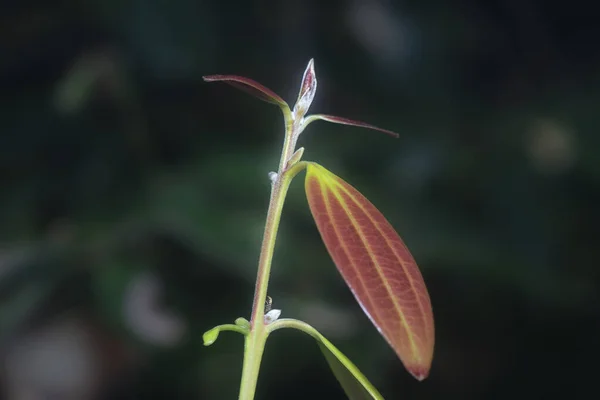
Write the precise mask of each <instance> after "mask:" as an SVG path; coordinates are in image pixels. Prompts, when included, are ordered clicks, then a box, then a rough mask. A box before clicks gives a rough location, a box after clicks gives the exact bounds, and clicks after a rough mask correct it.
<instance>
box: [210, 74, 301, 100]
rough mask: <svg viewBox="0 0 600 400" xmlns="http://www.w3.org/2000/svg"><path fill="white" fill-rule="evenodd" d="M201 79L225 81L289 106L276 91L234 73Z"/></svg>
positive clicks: (258, 96) (263, 98)
mask: <svg viewBox="0 0 600 400" xmlns="http://www.w3.org/2000/svg"><path fill="white" fill-rule="evenodd" d="M202 79H204V81H205V82H225V83H228V84H229V85H231V86H233V87H235V88H238V89H240V90H243V91H244V92H246V93H249V94H251V95H253V96H254V97H257V98H259V99H261V100H263V101H266V102H267V103H272V104H277V105H278V106H280V107H285V108H289V107H288V105H287V103H286V102H285V101H284V100H283V99H282V98H281V97H279V95H278V94H277V93H275V92H274V91H272V90H271V89H269V88H268V87H266V86H263V85H261V84H260V83H258V82H256V81H253V80H252V79H249V78H244V77H243V76H236V75H208V76H203V77H202Z"/></svg>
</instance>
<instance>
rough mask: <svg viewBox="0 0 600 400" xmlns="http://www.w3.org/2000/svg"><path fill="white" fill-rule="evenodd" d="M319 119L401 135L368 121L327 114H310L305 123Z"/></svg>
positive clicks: (394, 135)
mask: <svg viewBox="0 0 600 400" xmlns="http://www.w3.org/2000/svg"><path fill="white" fill-rule="evenodd" d="M317 120H323V121H327V122H333V123H334V124H341V125H351V126H358V127H360V128H367V129H373V130H376V131H379V132H383V133H386V134H388V135H390V136H393V137H396V138H397V137H399V136H400V135H398V134H397V133H396V132H392V131H388V130H387V129H382V128H379V127H377V126H375V125H371V124H367V123H366V122H361V121H355V120H352V119H348V118H342V117H336V116H334V115H325V114H315V115H310V116H308V117H306V121H305V125H308V124H310V123H311V122H314V121H317Z"/></svg>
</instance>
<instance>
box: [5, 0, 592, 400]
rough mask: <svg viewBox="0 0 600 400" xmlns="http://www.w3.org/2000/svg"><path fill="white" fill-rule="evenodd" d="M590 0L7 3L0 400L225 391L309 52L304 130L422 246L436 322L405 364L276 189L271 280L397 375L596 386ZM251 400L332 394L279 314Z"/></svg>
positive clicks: (470, 391) (564, 392)
mask: <svg viewBox="0 0 600 400" xmlns="http://www.w3.org/2000/svg"><path fill="white" fill-rule="evenodd" d="M599 16H600V15H598V13H597V12H596V7H595V5H594V4H593V3H589V2H584V1H582V0H573V1H570V2H555V1H550V2H548V1H539V0H538V1H532V0H523V1H519V0H508V1H487V2H477V1H474V0H456V1H439V0H438V1H436V0H430V1H397V2H393V1H386V0H345V1H343V0H336V1H317V0H295V1H266V0H256V1H241V0H240V1H208V0H205V1H202V0H170V1H166V0H146V1H143V0H102V1H100V0H80V1H75V0H64V1H59V2H49V1H42V0H39V1H33V0H22V1H14V0H13V1H4V2H2V5H1V6H0V87H1V88H2V89H1V92H0V93H1V96H0V98H1V101H2V107H1V108H0V179H1V180H0V182H1V186H0V357H1V358H0V360H1V363H2V370H1V374H0V386H1V389H2V393H3V394H2V399H10V400H13V399H19V400H21V399H44V400H46V399H48V400H50V399H52V400H62V399H77V400H78V399H100V400H101V399H234V398H237V397H236V396H237V388H238V384H239V377H240V373H241V361H242V351H243V349H242V345H243V340H242V338H241V337H240V336H238V335H236V334H233V333H223V334H221V336H220V337H219V340H218V341H217V342H216V343H215V344H214V345H213V346H211V347H208V348H206V347H204V346H203V345H202V333H203V332H204V331H205V330H207V329H209V328H211V327H212V326H214V325H217V324H220V323H231V322H233V320H234V319H235V318H236V317H239V316H244V317H246V318H248V317H249V313H250V308H251V302H252V295H253V288H254V277H255V273H256V264H257V259H258V253H259V246H260V241H261V236H262V228H263V224H264V217H265V213H266V208H267V203H268V195H269V180H268V178H267V174H268V172H269V171H271V170H274V169H276V168H277V163H278V157H279V149H280V146H281V143H282V140H283V136H282V128H283V123H282V118H281V115H280V113H279V110H278V109H277V108H276V107H274V106H270V105H267V104H265V103H262V102H260V101H256V100H254V99H252V98H251V97H249V96H247V95H245V94H244V93H241V92H240V93H238V92H236V91H235V90H233V89H231V88H229V87H227V86H226V85H223V84H211V85H209V84H205V83H203V82H202V79H201V77H202V75H207V74H237V75H242V76H247V77H250V78H252V79H256V80H258V81H259V82H261V83H263V84H265V85H266V86H268V87H270V88H271V89H273V90H274V91H275V92H277V93H279V94H280V95H281V96H282V97H284V98H285V99H286V100H288V101H289V102H290V103H293V101H294V100H295V98H296V95H297V89H298V85H299V83H300V79H301V77H302V72H303V70H304V68H305V66H306V63H307V62H308V60H309V59H310V58H312V57H314V58H315V63H316V72H317V77H318V79H319V90H318V93H317V97H316V100H315V102H314V103H313V106H312V108H311V110H312V111H314V112H323V113H329V114H335V115H340V116H344V117H348V118H354V119H360V120H365V121H368V122H371V123H373V124H376V125H379V126H382V127H386V128H388V129H392V130H395V131H397V132H399V133H400V134H401V137H400V139H398V140H394V139H390V138H389V137H387V136H385V135H382V134H380V133H377V132H371V131H367V130H361V129H358V128H351V127H342V126H338V125H332V124H326V123H324V122H319V123H315V124H314V125H311V126H310V128H309V129H308V130H307V131H306V132H305V134H304V135H303V137H302V138H301V140H300V145H301V146H304V147H306V152H305V156H304V158H305V159H307V160H315V161H318V162H320V163H321V164H323V165H324V166H325V167H327V168H328V169H330V170H332V171H333V172H334V173H336V174H338V175H340V176H341V177H343V178H344V179H346V180H347V181H348V182H350V183H351V184H353V185H354V186H356V187H357V188H358V189H359V190H360V191H361V192H363V193H364V194H365V195H366V196H367V197H369V198H370V199H371V201H372V202H373V203H374V204H375V205H377V206H378V208H379V209H380V210H381V211H382V212H383V213H384V214H385V215H386V216H387V218H388V219H389V220H390V222H391V223H392V224H393V225H394V226H395V227H396V228H397V230H398V232H399V233H400V235H401V236H402V237H403V238H404V240H405V241H406V243H407V245H408V246H409V248H411V250H412V252H413V254H414V256H415V258H416V260H417V261H418V263H419V265H420V267H421V269H422V272H423V274H424V277H425V280H426V282H427V285H428V287H429V292H430V295H431V299H432V303H433V307H434V314H435V319H436V338H437V339H436V352H435V356H434V361H433V366H432V370H431V374H430V377H429V378H428V379H427V380H425V381H424V382H420V383H419V382H417V381H416V380H414V379H413V378H412V377H411V376H410V375H409V374H408V373H407V372H406V371H405V370H404V369H403V367H402V365H401V363H400V361H399V360H398V359H397V358H396V356H395V355H394V353H393V352H392V351H391V349H390V348H389V347H388V346H387V344H386V343H385V342H384V340H383V339H382V338H381V337H380V336H379V335H378V333H377V331H376V330H375V328H374V327H373V326H371V325H370V323H369V321H368V320H367V318H366V317H365V316H364V315H363V314H362V313H361V310H360V307H359V306H358V305H357V304H356V303H355V301H354V299H353V297H352V296H351V294H350V292H349V290H348V289H347V288H346V287H345V286H344V283H343V281H342V279H341V278H340V276H339V274H338V273H337V271H336V270H335V268H334V265H333V263H332V262H331V260H330V258H329V256H328V255H327V253H326V250H325V247H324V245H323V244H322V243H321V242H320V239H319V235H318V232H317V230H316V228H315V226H314V223H313V221H312V220H311V217H310V213H309V211H308V206H307V203H306V199H305V196H304V193H303V187H302V183H301V181H302V179H298V181H297V182H295V183H294V184H293V185H292V188H291V190H290V193H289V196H288V201H287V203H286V207H285V209H284V215H283V219H282V226H281V230H280V236H279V241H278V247H277V250H276V256H275V261H274V269H273V274H272V279H271V286H270V291H269V293H270V295H271V296H272V297H273V298H274V306H275V307H276V308H280V309H282V310H283V316H285V317H294V318H300V319H303V320H306V321H307V322H309V323H311V324H312V325H313V326H315V327H316V328H317V329H319V330H320V331H321V332H322V333H323V334H324V335H325V336H327V337H329V339H330V340H331V341H332V342H334V343H335V344H336V345H337V346H338V347H339V348H340V349H341V350H342V351H344V352H345V353H346V354H347V355H348V356H349V357H350V358H351V359H352V360H353V361H355V363H356V364H357V365H358V366H359V367H360V368H361V369H362V370H363V372H364V373H365V374H366V375H367V376H368V377H369V378H370V379H371V380H372V382H373V383H374V384H375V385H376V386H377V387H378V388H379V389H380V391H381V392H382V394H383V395H384V396H385V397H386V398H388V399H442V398H443V399H550V398H563V399H564V398H567V399H580V398H581V399H583V398H596V397H597V396H598V393H597V392H598V390H597V383H596V380H597V379H598V372H599V371H600V369H599V368H598V364H597V363H598V356H599V355H600V341H599V337H600V324H599V321H600V318H599V317H600V310H599V302H598V300H599V297H598V293H599V292H598V288H599V284H600V269H599V268H598V259H599V256H600V251H599V250H598V247H599V246H598V232H599V230H598V226H599V224H600V212H599V210H598V206H599V204H600V159H599V156H598V149H599V148H600V136H599V135H598V132H597V129H598V128H597V126H598V124H597V122H598V119H599V118H598V104H600V91H599V89H600V50H599V47H598V42H599V39H600V35H599V34H600V24H598V17H599ZM257 398H260V399H305V398H329V399H342V398H344V395H343V392H342V391H341V389H340V387H339V386H338V383H337V382H336V380H335V378H334V377H333V375H332V374H331V373H330V372H329V370H328V367H327V364H326V362H325V361H324V359H323V358H322V357H321V355H320V353H319V350H318V347H317V346H316V345H315V343H314V342H313V341H312V339H310V338H309V337H307V336H304V335H303V334H301V333H296V332H293V331H281V332H277V333H276V334H274V335H273V336H272V337H271V338H270V340H269V342H268V344H267V349H266V354H265V359H264V360H263V368H262V370H261V376H260V380H259V387H258V395H257Z"/></svg>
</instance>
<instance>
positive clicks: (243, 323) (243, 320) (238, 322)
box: [235, 317, 250, 330]
mask: <svg viewBox="0 0 600 400" xmlns="http://www.w3.org/2000/svg"><path fill="white" fill-rule="evenodd" d="M235 324H236V325H237V326H239V327H241V328H244V329H248V330H250V322H248V320H247V319H246V318H242V317H239V318H236V320H235Z"/></svg>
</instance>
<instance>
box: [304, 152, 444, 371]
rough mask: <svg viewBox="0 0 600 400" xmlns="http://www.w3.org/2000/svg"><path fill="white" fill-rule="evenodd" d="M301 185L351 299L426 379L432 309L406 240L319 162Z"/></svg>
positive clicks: (310, 167) (406, 362)
mask: <svg viewBox="0 0 600 400" xmlns="http://www.w3.org/2000/svg"><path fill="white" fill-rule="evenodd" d="M305 186H306V195H307V198H308V203H309V205H310V210H311V212H312V215H313V217H314V219H315V222H316V224H317V227H318V229H319V232H320V234H321V237H322V239H323V242H324V243H325V246H326V247H327V250H328V251H329V254H330V255H331V257H332V258H333V261H334V263H335V265H336V266H337V268H338V270H339V271H340V273H341V275H342V277H343V278H344V280H345V281H346V284H347V285H348V286H349V287H350V289H351V291H352V293H353V294H354V297H355V298H356V300H357V301H358V302H359V304H360V305H361V307H362V308H363V311H364V312H365V313H366V314H367V316H368V317H369V318H370V319H371V321H372V322H373V324H374V325H375V326H376V327H377V329H378V330H379V332H380V333H381V334H382V335H383V337H384V338H385V339H386V340H387V342H388V343H389V344H390V345H391V346H392V348H393V349H394V350H395V352H396V354H398V356H399V357H400V359H401V360H402V362H403V363H404V366H405V367H406V368H407V369H408V371H409V372H410V373H411V374H412V375H413V376H415V378H417V379H419V380H422V379H424V378H426V377H427V375H428V374H429V368H430V366H431V360H432V357H433V347H434V325H433V313H432V310H431V303H430V300H429V294H428V293H427V288H426V287H425V282H424V281H423V277H422V276H421V273H420V272H419V269H418V267H417V264H416V263H415V260H414V259H413V257H412V255H411V254H410V252H409V250H408V249H407V248H406V246H405V244H404V242H403V241H402V239H400V237H399V236H398V234H397V233H396V232H395V231H394V229H393V228H392V226H391V225H390V223H389V222H388V221H387V220H386V219H385V217H384V216H383V215H382V214H381V213H380V212H379V211H378V210H377V208H375V206H374V205H373V204H371V202H369V200H367V199H366V198H365V197H364V196H363V195H362V194H360V193H359V192H358V191H357V190H356V189H354V188H353V187H352V186H350V185H349V184H348V183H346V182H344V181H343V180H342V179H341V178H339V177H337V176H336V175H334V174H332V173H331V172H329V171H328V170H327V169H325V168H323V167H322V166H320V165H318V164H315V163H310V164H309V165H308V167H307V172H306V182H305Z"/></svg>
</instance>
